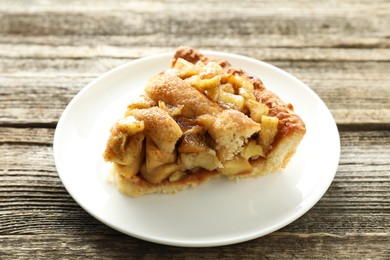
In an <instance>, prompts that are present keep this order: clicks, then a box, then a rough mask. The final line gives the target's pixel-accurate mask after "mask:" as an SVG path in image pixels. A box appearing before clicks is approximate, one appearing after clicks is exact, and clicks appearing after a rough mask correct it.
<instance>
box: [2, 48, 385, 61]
mask: <svg viewBox="0 0 390 260" xmlns="http://www.w3.org/2000/svg"><path fill="white" fill-rule="evenodd" d="M179 45H180V44H178V46H179ZM174 49H175V48H169V47H148V48H145V47H143V46H139V47H138V46H134V47H128V46H124V47H122V46H119V47H118V46H104V45H98V46H96V45H95V46H54V47H53V46H47V45H32V44H28V45H27V44H26V45H23V44H19V45H11V44H2V45H1V49H0V57H4V58H16V59H20V58H25V59H61V58H65V59H76V58H77V59H87V58H89V59H91V58H93V59H98V58H121V59H134V58H138V57H140V56H147V55H151V54H156V53H163V52H168V51H172V50H174ZM213 49H214V50H224V51H227V52H233V53H239V54H242V55H246V56H250V57H253V58H257V59H260V58H261V59H262V60H268V61H333V62H335V61H382V62H383V61H390V49H384V48H378V49H375V48H370V49H359V48H314V47H307V48H305V49H302V48H293V47H288V48H286V47H284V48H283V47H278V48H258V47H252V48H248V47H224V48H221V47H218V48H213ZM21 50H23V51H22V52H21ZM38 62H39V61H38Z"/></svg>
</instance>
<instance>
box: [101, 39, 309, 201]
mask: <svg viewBox="0 0 390 260" xmlns="http://www.w3.org/2000/svg"><path fill="white" fill-rule="evenodd" d="M305 131H306V129H305V124H304V123H303V121H302V120H301V118H300V117H299V116H298V115H296V114H295V113H294V111H293V106H292V105H291V104H286V103H284V102H283V101H282V100H280V99H279V98H278V97H277V96H276V95H275V94H274V93H272V92H271V91H269V90H267V89H266V88H265V87H264V85H263V84H262V82H261V81H260V80H259V79H258V78H257V77H253V76H250V75H248V74H247V73H246V72H244V71H242V70H241V69H235V68H234V67H232V66H231V64H230V63H229V62H228V61H226V60H221V59H218V58H213V57H206V56H204V55H202V54H201V53H199V52H198V51H197V50H195V49H193V48H188V47H180V48H179V49H178V50H177V51H176V53H175V55H174V57H173V59H172V64H171V68H170V69H167V70H166V71H165V72H162V73H160V74H158V75H155V76H153V77H151V78H150V80H149V81H148V83H147V85H146V87H145V94H144V95H142V96H140V97H139V98H137V99H136V100H134V101H133V102H131V103H130V104H129V105H128V107H127V111H126V112H125V114H124V116H123V118H121V119H119V120H118V121H117V122H116V123H115V125H114V126H113V127H112V128H111V132H110V136H109V139H108V141H107V146H106V150H105V152H104V155H103V156H104V159H105V160H106V161H109V162H112V163H113V174H114V176H115V180H116V184H117V187H118V189H119V190H120V191H121V192H123V193H125V194H127V195H131V196H134V197H136V196H140V195H143V194H146V193H175V192H177V191H179V190H183V189H185V188H187V187H189V186H192V187H193V186H196V185H198V184H200V183H202V182H205V181H207V180H208V179H210V178H211V177H217V176H223V175H224V176H227V177H229V178H240V177H253V176H258V175H262V174H266V173H270V172H274V171H277V170H279V169H280V168H284V167H285V166H286V165H287V163H288V161H289V159H290V158H291V157H292V155H293V154H294V153H295V150H296V148H297V146H298V145H299V143H300V141H301V139H302V138H303V136H304V134H305Z"/></svg>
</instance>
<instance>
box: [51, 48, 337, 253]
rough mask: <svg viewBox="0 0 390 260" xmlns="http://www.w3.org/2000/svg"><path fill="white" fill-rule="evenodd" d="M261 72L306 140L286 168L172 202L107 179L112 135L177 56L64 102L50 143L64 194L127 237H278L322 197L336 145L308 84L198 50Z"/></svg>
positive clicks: (121, 72) (170, 240)
mask: <svg viewBox="0 0 390 260" xmlns="http://www.w3.org/2000/svg"><path fill="white" fill-rule="evenodd" d="M204 53H205V54H207V55H212V56H219V57H223V58H226V59H228V60H229V61H230V62H231V63H232V64H233V65H234V66H235V67H239V68H243V69H244V70H246V71H247V72H249V73H250V74H253V75H257V76H259V77H260V78H261V80H262V81H263V82H264V84H265V86H266V87H267V88H268V89H270V90H272V91H274V92H275V93H277V94H278V95H279V96H280V97H281V98H282V99H283V100H284V101H286V102H290V103H292V104H294V107H295V111H296V112H297V113H298V114H299V115H300V116H301V117H302V119H303V120H304V121H305V123H306V127H307V134H306V136H305V137H304V139H303V141H302V143H301V145H300V146H299V148H298V151H297V153H296V154H295V156H294V157H293V159H292V160H291V161H290V163H289V164H288V167H287V168H286V169H284V170H282V171H280V172H278V173H272V174H269V175H266V176H263V177H260V178H256V179H243V180H240V181H238V182H236V181H228V180H226V179H224V178H220V179H216V180H211V181H210V182H208V183H206V184H203V185H200V186H199V187H197V188H195V189H189V190H186V191H183V192H179V193H177V194H175V195H158V194H153V195H147V196H144V197H140V198H137V199H133V198H131V197H127V196H124V195H122V194H120V193H119V192H118V191H117V190H116V188H115V186H114V185H113V184H110V183H108V182H107V181H106V179H105V172H107V171H108V167H107V165H106V164H105V163H104V162H103V160H102V156H101V154H102V152H103V151H104V146H105V142H106V140H107V138H108V134H109V128H110V127H111V125H112V124H113V123H114V121H115V120H116V119H117V118H119V117H120V116H121V115H122V114H123V112H124V111H125V109H126V105H127V103H128V102H129V101H130V100H131V99H132V98H134V97H135V96H137V95H138V94H139V93H142V92H143V88H144V86H145V83H146V81H147V80H148V78H149V77H150V76H152V75H154V74H156V73H159V72H161V71H163V70H165V69H167V68H168V67H169V64H170V58H171V56H172V54H173V53H166V54H162V55H155V56H151V57H147V58H143V59H139V60H136V61H133V62H130V63H128V64H125V65H123V66H120V67H118V68H115V69H113V70H111V71H109V72H107V73H105V74H103V75H102V76H100V77H99V78H97V79H96V80H94V81H92V82H91V83H90V84H88V86H86V87H85V88H84V89H83V90H82V91H80V93H78V94H77V95H76V96H75V97H74V98H73V100H72V101H71V102H70V103H69V105H68V107H67V108H66V109H65V111H64V112H63V114H62V116H61V118H60V120H59V122H58V126H57V129H56V132H55V137H54V157H55V163H56V167H57V170H58V174H59V176H60V178H61V180H62V182H63V184H64V186H65V187H66V189H67V191H68V192H69V193H70V195H71V196H72V197H73V198H74V199H75V201H76V202H77V203H78V204H79V205H80V206H81V207H82V208H84V209H85V210H86V211H87V212H89V213H90V214H91V215H92V216H94V217H95V218H97V219H98V220H100V221H101V222H103V223H105V224H107V225H108V226H110V227H112V228H114V229H116V230H119V231H121V232H123V233H126V234H128V235H131V236H134V237H137V238H140V239H144V240H148V241H152V242H156V243H161V244H167V245H175V246H189V247H195V246H196V247H204V246H219V245H227V244H233V243H238V242H243V241H247V240H250V239H254V238H257V237H260V236H263V235H266V234H268V233H270V232H273V231H275V230H278V229H280V228H282V227H284V226H286V225H287V224H289V223H291V222H292V221H294V220H296V219H297V218H299V217H300V216H301V215H303V214H304V213H305V212H307V211H308V210H309V209H310V208H311V207H312V206H313V205H314V204H315V203H316V202H317V201H318V200H319V199H320V198H321V197H322V196H323V194H324V193H325V191H326V190H327V189H328V187H329V185H330V183H331V182H332V180H333V178H334V175H335V173H336V170H337V166H338V162H339V156H340V141H339V135H338V131H337V127H336V124H335V122H334V119H333V117H332V115H331V113H330V112H329V110H328V108H327V107H326V106H325V104H324V103H323V102H322V101H321V99H320V98H319V97H318V96H317V95H316V94H315V93H314V92H313V91H312V90H311V89H310V88H308V87H307V86H306V85H305V84H304V83H302V82H301V81H299V80H298V79H296V78H294V77H293V76H291V75H290V74H288V73H286V72H284V71H282V70H280V69H278V68H276V67H274V66H272V65H269V64H267V63H264V62H261V61H258V60H255V59H251V58H248V57H243V56H238V55H233V54H227V53H221V52H204Z"/></svg>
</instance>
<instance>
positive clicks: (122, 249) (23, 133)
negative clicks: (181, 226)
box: [0, 0, 390, 259]
mask: <svg viewBox="0 0 390 260" xmlns="http://www.w3.org/2000/svg"><path fill="white" fill-rule="evenodd" d="M389 28H390V2H389V1H387V0H377V1H371V0H345V1H309V0H299V1H286V0H275V1H271V0H263V1H252V0H242V1H239V2H237V1H233V0H215V1H189V0H184V1H173V0H162V1H152V0H151V1H127V0H115V1H114V0H85V1H80V0H67V1H65V0H58V1H50V0H49V1H41V0H31V1H23V0H0V259H31V258H39V259H45V258H48V259H53V258H61V259H85V258H96V259H101V258H104V259H107V258H108V259H112V258H119V259H123V258H134V259H140V258H146V259H161V258H169V259H172V258H173V259H182V258H190V259H198V258H201V259H215V258H223V259H237V258H243V259H294V258H297V259H313V258H314V259H329V258H331V259H337V258H339V259H389V258H390V251H389V250H390V249H389V246H388V245H389V243H390V224H389V223H390V102H389V100H390V84H389V82H390V73H389V71H390V31H389ZM180 45H188V46H193V47H196V48H200V49H202V50H217V51H226V52H232V53H237V54H242V55H246V56H250V57H253V58H256V59H259V60H263V61H266V62H269V63H271V64H273V65H275V66H278V67H280V68H282V69H284V70H286V71H287V72H290V73H291V74H293V75H294V76H296V77H298V78H299V79H301V80H302V81H303V82H305V83H306V84H307V85H308V86H310V88H311V89H312V90H313V91H314V92H315V93H317V94H318V95H319V96H320V98H321V99H322V100H323V101H324V102H325V104H326V105H327V106H328V107H329V109H330V110H331V112H332V114H333V116H334V118H335V120H336V122H337V125H338V127H339V131H340V137H341V158H340V165H339V167H338V170H337V174H336V176H335V179H334V181H333V183H332V185H331V186H330V188H329V189H328V191H327V192H326V193H325V195H324V197H323V198H322V199H321V200H320V201H319V202H318V203H317V204H316V205H315V206H314V207H313V208H312V209H311V210H309V211H308V212H307V213H306V214H305V215H304V216H302V217H301V218H299V219H298V220H296V221H294V222H293V223H291V224H290V225H288V226H286V227H284V228H283V229H281V230H279V231H277V232H274V233H271V234H269V235H267V236H265V237H262V238H258V239H255V240H252V241H248V242H245V243H240V244H236V245H230V246H223V247H217V248H187V249H183V248H179V247H170V246H163V245H157V244H152V243H148V242H144V241H141V240H138V239H136V238H132V237H130V236H126V235H123V234H121V233H119V232H117V231H115V230H113V229H111V228H109V227H108V226H106V225H104V224H102V223H100V222H99V221H97V220H95V219H94V218H93V217H91V216H90V215H89V214H88V213H86V212H85V211H84V210H83V209H81V208H80V206H78V204H77V203H76V202H75V201H74V200H73V199H72V198H71V196H70V195H69V194H68V193H67V191H66V190H65V188H64V186H63V184H62V183H61V180H60V179H59V177H58V174H57V171H56V168H55V164H54V158H53V148H52V143H53V135H54V129H55V127H56V124H57V122H58V119H59V117H60V115H61V113H62V112H63V110H64V108H65V107H66V105H67V104H68V103H69V101H70V100H71V99H72V97H73V96H74V95H75V94H77V93H78V92H79V91H80V90H81V89H82V88H83V87H84V86H85V85H87V84H88V83H89V82H90V81H92V80H93V79H95V78H96V77H98V76H99V75H101V74H102V73H104V72H106V71H108V70H110V69H112V68H114V67H116V66H118V65H121V64H124V63H126V62H129V61H132V60H134V59H137V58H140V57H143V56H147V55H151V54H157V53H162V52H166V51H173V50H174V49H175V48H176V47H178V46H180ZM260 76H261V75H260Z"/></svg>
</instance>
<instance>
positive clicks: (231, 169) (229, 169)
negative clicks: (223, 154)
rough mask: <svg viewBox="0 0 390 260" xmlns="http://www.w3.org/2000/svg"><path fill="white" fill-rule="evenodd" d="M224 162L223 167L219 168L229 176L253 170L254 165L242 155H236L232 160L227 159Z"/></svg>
mask: <svg viewBox="0 0 390 260" xmlns="http://www.w3.org/2000/svg"><path fill="white" fill-rule="evenodd" d="M222 164H223V168H221V169H219V171H220V172H221V173H222V174H223V175H227V176H234V175H239V174H243V173H248V172H251V171H252V165H251V164H250V163H249V161H248V160H247V159H244V158H242V157H240V156H236V157H234V158H233V159H232V160H229V161H225V162H223V163H222Z"/></svg>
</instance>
